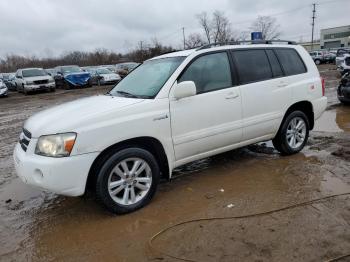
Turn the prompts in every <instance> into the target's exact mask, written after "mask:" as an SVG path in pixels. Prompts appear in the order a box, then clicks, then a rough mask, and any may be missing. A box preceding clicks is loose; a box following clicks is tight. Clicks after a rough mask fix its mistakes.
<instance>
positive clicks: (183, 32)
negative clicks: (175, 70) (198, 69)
mask: <svg viewBox="0 0 350 262" xmlns="http://www.w3.org/2000/svg"><path fill="white" fill-rule="evenodd" d="M182 35H183V38H184V50H185V49H186V38H185V28H184V27H183V28H182Z"/></svg>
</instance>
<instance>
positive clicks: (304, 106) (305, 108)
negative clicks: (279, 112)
mask: <svg viewBox="0 0 350 262" xmlns="http://www.w3.org/2000/svg"><path fill="white" fill-rule="evenodd" d="M294 111H302V112H303V113H304V114H305V115H306V116H307V118H308V120H309V125H310V130H312V129H313V128H314V124H315V120H314V111H313V108H312V104H311V103H310V102H309V101H301V102H298V103H295V104H293V105H291V106H290V107H289V108H288V110H287V112H286V114H285V115H284V118H283V121H284V119H285V118H286V117H287V116H288V115H289V114H290V113H292V112H294ZM283 121H282V123H283Z"/></svg>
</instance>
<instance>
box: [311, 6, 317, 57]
mask: <svg viewBox="0 0 350 262" xmlns="http://www.w3.org/2000/svg"><path fill="white" fill-rule="evenodd" d="M312 7H313V9H312V24H311V25H312V32H311V51H313V50H314V28H315V18H316V4H315V3H314V4H312Z"/></svg>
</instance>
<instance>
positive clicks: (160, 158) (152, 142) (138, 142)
mask: <svg viewBox="0 0 350 262" xmlns="http://www.w3.org/2000/svg"><path fill="white" fill-rule="evenodd" d="M128 147H139V148H142V149H145V150H147V151H149V152H150V153H152V154H153V155H154V157H155V158H156V160H157V162H158V164H159V168H160V171H161V177H163V178H166V179H169V178H170V169H169V162H168V157H167V155H166V153H165V149H164V146H163V145H162V143H161V142H160V141H159V140H158V139H156V138H154V137H149V136H143V137H136V138H131V139H127V140H124V141H120V142H118V143H115V144H113V145H111V146H109V147H107V148H106V149H104V150H103V151H102V152H101V153H100V154H99V155H98V156H97V157H96V159H95V160H94V162H93V163H92V165H91V167H90V170H89V174H88V178H87V182H86V189H94V188H95V183H96V179H97V175H98V171H99V169H100V168H101V166H102V165H103V163H104V162H105V161H106V160H107V159H108V158H109V157H110V156H111V155H113V154H114V153H115V152H116V151H118V150H122V149H124V148H128ZM86 189H85V191H86Z"/></svg>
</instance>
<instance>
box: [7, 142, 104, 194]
mask: <svg viewBox="0 0 350 262" xmlns="http://www.w3.org/2000/svg"><path fill="white" fill-rule="evenodd" d="M33 142H34V141H33ZM31 143H32V141H31ZM28 151H31V150H30V149H29V148H28V150H27V152H25V151H24V150H23V149H22V148H21V146H20V145H19V143H17V144H16V147H15V150H14V154H13V158H14V163H15V168H16V172H17V174H18V176H19V177H20V178H21V180H22V181H23V182H24V183H26V184H29V185H32V186H35V187H39V188H42V189H47V190H49V191H52V192H55V193H57V194H60V195H66V196H79V195H82V194H84V192H85V186H86V181H87V176H88V173H89V170H90V167H91V165H92V163H93V161H94V160H95V158H96V157H97V155H98V153H89V154H83V155H78V156H70V157H62V158H52V157H44V156H39V155H35V154H33V153H30V152H28Z"/></svg>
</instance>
